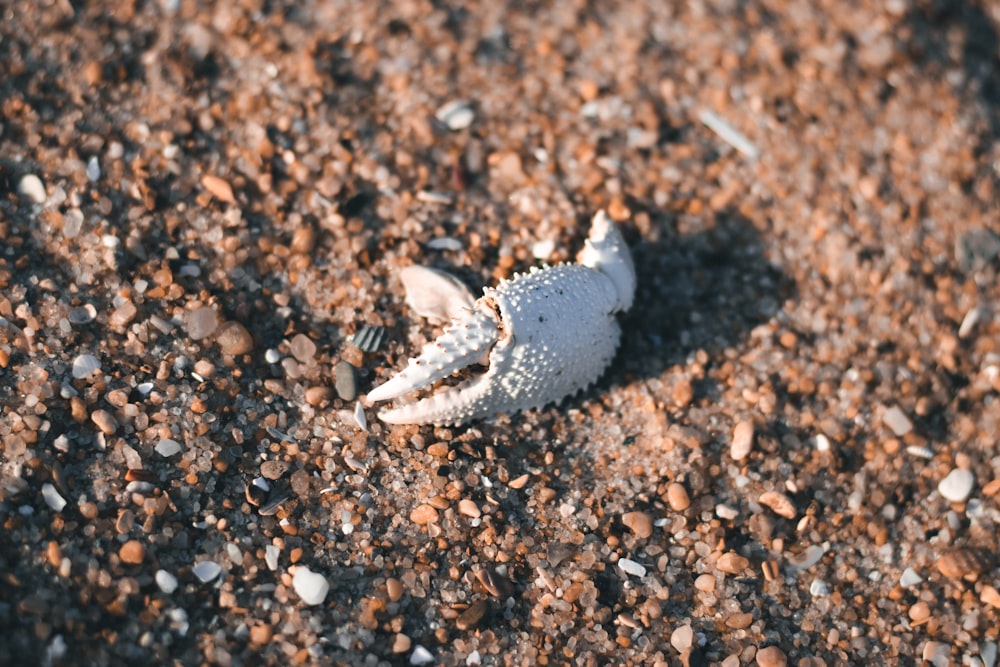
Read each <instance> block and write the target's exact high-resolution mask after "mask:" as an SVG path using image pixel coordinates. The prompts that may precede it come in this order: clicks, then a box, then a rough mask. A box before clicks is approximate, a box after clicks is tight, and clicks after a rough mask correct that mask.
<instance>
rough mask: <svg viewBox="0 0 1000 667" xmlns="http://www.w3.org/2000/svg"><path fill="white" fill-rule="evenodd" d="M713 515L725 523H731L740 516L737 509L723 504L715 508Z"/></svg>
mask: <svg viewBox="0 0 1000 667" xmlns="http://www.w3.org/2000/svg"><path fill="white" fill-rule="evenodd" d="M715 514H716V516H718V517H719V518H720V519H725V520H726V521H732V520H733V519H735V518H736V517H738V516H739V515H740V510H739V508H736V507H733V506H732V505H726V504H725V503H719V504H718V505H716V506H715Z"/></svg>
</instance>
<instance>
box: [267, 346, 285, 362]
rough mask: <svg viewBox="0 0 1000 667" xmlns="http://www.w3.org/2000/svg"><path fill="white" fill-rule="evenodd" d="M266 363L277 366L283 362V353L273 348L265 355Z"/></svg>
mask: <svg viewBox="0 0 1000 667" xmlns="http://www.w3.org/2000/svg"><path fill="white" fill-rule="evenodd" d="M264 361H266V362H267V363H269V364H276V363H278V362H279V361H281V353H280V352H278V351H277V350H275V349H274V348H271V349H269V350H268V351H267V352H265V353H264Z"/></svg>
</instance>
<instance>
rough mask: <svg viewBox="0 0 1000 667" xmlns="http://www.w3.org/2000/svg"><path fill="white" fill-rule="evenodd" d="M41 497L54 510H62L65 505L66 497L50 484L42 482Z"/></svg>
mask: <svg viewBox="0 0 1000 667" xmlns="http://www.w3.org/2000/svg"><path fill="white" fill-rule="evenodd" d="M42 499H43V500H44V501H45V504H46V505H48V506H49V507H50V508H52V509H54V510H55V511H56V512H62V510H63V508H64V507H66V499H65V498H63V497H62V495H61V494H60V493H59V491H57V490H56V487H54V486H52V485H51V484H48V483H46V484H42Z"/></svg>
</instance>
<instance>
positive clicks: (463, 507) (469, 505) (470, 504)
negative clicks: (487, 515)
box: [458, 498, 482, 519]
mask: <svg viewBox="0 0 1000 667" xmlns="http://www.w3.org/2000/svg"><path fill="white" fill-rule="evenodd" d="M458 511H459V513H460V514H464V515H465V516H468V517H472V518H473V519H478V518H479V517H480V516H482V512H480V511H479V506H478V505H476V503H475V502H474V501H472V500H469V499H468V498H462V499H461V500H459V501H458Z"/></svg>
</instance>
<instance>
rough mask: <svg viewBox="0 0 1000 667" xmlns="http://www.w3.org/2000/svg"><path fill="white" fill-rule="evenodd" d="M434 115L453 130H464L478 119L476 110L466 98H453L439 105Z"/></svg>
mask: <svg viewBox="0 0 1000 667" xmlns="http://www.w3.org/2000/svg"><path fill="white" fill-rule="evenodd" d="M434 117H435V118H436V119H438V121H440V122H441V124H442V125H444V126H445V127H447V128H448V129H449V130H451V131H452V132H457V131H459V130H464V129H466V128H468V127H469V126H470V125H472V121H474V120H475V119H476V112H475V111H473V109H472V107H471V106H469V103H468V102H466V101H464V100H452V101H451V102H446V103H445V104H442V105H441V106H440V107H438V110H437V111H435V112H434Z"/></svg>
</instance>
